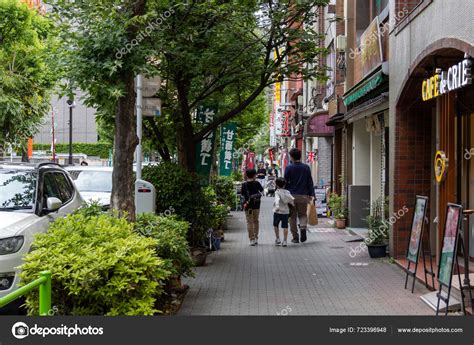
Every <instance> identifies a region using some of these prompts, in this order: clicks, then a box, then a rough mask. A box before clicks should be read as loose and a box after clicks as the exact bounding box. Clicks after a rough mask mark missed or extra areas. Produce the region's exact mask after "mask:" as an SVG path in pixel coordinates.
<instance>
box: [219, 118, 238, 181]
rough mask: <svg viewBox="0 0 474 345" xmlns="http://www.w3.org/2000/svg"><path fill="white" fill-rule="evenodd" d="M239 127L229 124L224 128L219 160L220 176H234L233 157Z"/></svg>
mask: <svg viewBox="0 0 474 345" xmlns="http://www.w3.org/2000/svg"><path fill="white" fill-rule="evenodd" d="M236 133H237V125H236V124H235V123H228V124H226V125H224V126H222V131H221V152H220V155H219V157H220V159H219V175H221V176H230V175H231V174H232V156H233V154H234V148H235V140H236Z"/></svg>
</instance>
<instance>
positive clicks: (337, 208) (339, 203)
mask: <svg viewBox="0 0 474 345" xmlns="http://www.w3.org/2000/svg"><path fill="white" fill-rule="evenodd" d="M328 207H329V209H330V210H331V213H332V215H333V217H334V219H335V221H336V227H337V228H338V229H345V227H346V216H347V208H346V202H345V199H344V197H342V196H340V195H338V194H337V193H332V194H331V195H330V196H329V202H328Z"/></svg>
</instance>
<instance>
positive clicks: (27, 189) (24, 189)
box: [0, 169, 36, 211]
mask: <svg viewBox="0 0 474 345" xmlns="http://www.w3.org/2000/svg"><path fill="white" fill-rule="evenodd" d="M35 191H36V172H34V171H18V170H3V169H0V211H14V210H33V206H34V203H35Z"/></svg>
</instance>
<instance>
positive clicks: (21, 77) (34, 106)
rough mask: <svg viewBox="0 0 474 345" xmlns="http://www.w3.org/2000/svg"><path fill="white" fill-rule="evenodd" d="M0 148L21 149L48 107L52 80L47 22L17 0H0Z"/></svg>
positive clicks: (51, 34) (52, 46) (52, 47)
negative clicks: (8, 146) (9, 146)
mask: <svg viewBox="0 0 474 345" xmlns="http://www.w3.org/2000/svg"><path fill="white" fill-rule="evenodd" d="M0 18H1V20H0V147H5V146H6V145H12V146H13V147H14V148H15V149H18V148H24V147H25V145H26V139H27V138H28V137H30V136H33V135H34V134H35V133H36V132H37V130H38V128H39V127H40V125H41V123H42V120H43V118H44V116H45V115H46V113H47V112H48V109H49V101H50V92H51V90H52V88H53V86H54V84H55V81H56V76H57V75H56V73H55V71H54V69H53V68H54V64H53V63H51V52H52V51H54V50H55V45H56V44H57V41H56V40H55V39H54V28H53V26H52V24H51V22H50V21H49V20H48V19H47V18H45V17H43V16H41V15H39V14H38V13H37V12H36V11H35V10H32V9H29V8H28V6H27V5H26V4H23V3H21V2H19V1H18V0H0Z"/></svg>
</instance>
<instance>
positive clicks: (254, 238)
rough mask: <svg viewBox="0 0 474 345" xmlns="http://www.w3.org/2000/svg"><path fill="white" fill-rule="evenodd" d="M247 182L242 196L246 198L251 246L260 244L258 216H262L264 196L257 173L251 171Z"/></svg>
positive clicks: (245, 205) (245, 208)
mask: <svg viewBox="0 0 474 345" xmlns="http://www.w3.org/2000/svg"><path fill="white" fill-rule="evenodd" d="M245 175H246V178H247V180H246V181H245V182H244V184H243V185H242V196H243V197H244V198H245V202H244V210H245V217H246V219H247V230H248V232H249V240H250V245H251V246H256V245H257V244H258V230H259V229H258V228H259V222H258V216H259V214H260V199H261V197H262V194H263V187H262V185H261V184H260V183H259V182H258V181H256V180H255V176H256V175H257V172H256V171H255V169H249V170H247V171H246V173H245Z"/></svg>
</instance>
